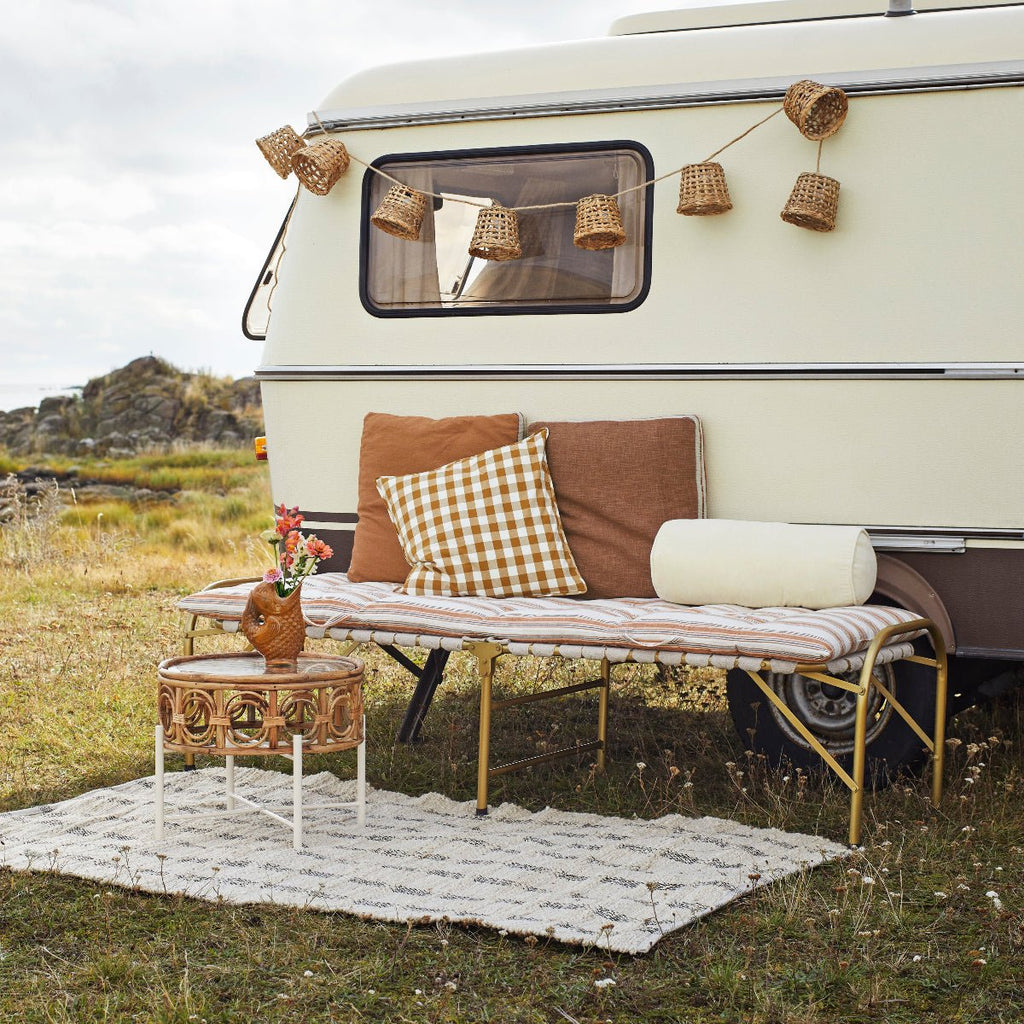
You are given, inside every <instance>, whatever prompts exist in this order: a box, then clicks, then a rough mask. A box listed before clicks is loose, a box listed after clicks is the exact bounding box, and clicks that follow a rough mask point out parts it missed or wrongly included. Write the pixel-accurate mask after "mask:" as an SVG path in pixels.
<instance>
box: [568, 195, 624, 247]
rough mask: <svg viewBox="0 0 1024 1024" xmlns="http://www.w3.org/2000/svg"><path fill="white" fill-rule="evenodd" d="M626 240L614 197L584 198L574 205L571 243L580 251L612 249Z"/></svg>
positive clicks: (595, 196) (596, 196)
mask: <svg viewBox="0 0 1024 1024" xmlns="http://www.w3.org/2000/svg"><path fill="white" fill-rule="evenodd" d="M625 240H626V228H625V226H624V225H623V223H622V212H621V211H620V210H619V204H618V203H617V202H616V201H615V197H614V196H605V195H593V196H586V197H585V198H584V199H581V200H580V201H579V202H578V203H577V204H576V226H575V228H574V229H573V233H572V243H573V245H575V246H577V247H578V248H580V249H591V250H594V251H598V250H600V249H614V248H615V247H616V246H617V245H622V243H623V242H625Z"/></svg>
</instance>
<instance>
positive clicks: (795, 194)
mask: <svg viewBox="0 0 1024 1024" xmlns="http://www.w3.org/2000/svg"><path fill="white" fill-rule="evenodd" d="M838 209H839V182H838V181H836V179H835V178H829V177H826V176H825V175H824V174H815V173H813V172H811V171H807V172H805V173H803V174H801V175H800V177H799V178H797V179H796V184H795V185H794V186H793V191H792V193H790V196H789V201H788V202H787V203H786V206H785V208H784V209H783V211H782V213H781V214H780V216H781V217H782V219H783V220H784V221H785V222H786V223H787V224H795V225H796V226H797V227H798V228H810V229H811V231H831V230H832V229H833V228H834V227H835V226H836V211H837V210H838Z"/></svg>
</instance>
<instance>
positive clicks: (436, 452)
mask: <svg viewBox="0 0 1024 1024" xmlns="http://www.w3.org/2000/svg"><path fill="white" fill-rule="evenodd" d="M522 426H523V423H522V417H521V416H520V415H519V414H518V413H507V414H503V415H498V416H450V417H447V418H445V419H431V418H429V417H427V416H392V415H390V414H388V413H382V412H371V413H367V415H366V417H365V418H364V419H363V438H362V443H361V446H360V449H359V498H358V505H357V509H356V510H357V512H358V513H359V522H358V524H357V525H356V529H355V537H354V538H353V542H352V561H351V564H350V565H349V568H348V578H349V579H350V580H352V581H353V582H354V583H368V582H381V583H401V582H402V581H403V580H404V579H405V577H406V576H407V575H408V572H409V563H408V562H407V561H406V560H405V556H404V555H403V554H402V546H401V544H400V543H399V542H398V534H397V533H396V532H395V526H394V523H392V522H391V519H390V517H389V516H388V510H387V507H386V505H385V504H384V499H383V498H381V496H380V494H379V493H378V492H377V477H380V476H402V475H405V474H408V473H421V472H423V471H424V470H428V469H436V468H437V467H438V466H443V465H445V464H446V463H449V462H454V461H456V460H457V459H464V458H466V456H468V455H477V454H479V453H480V452H484V451H487V450H488V449H491V448H499V447H501V446H502V445H506V444H511V443H513V442H515V441H518V440H519V438H520V437H521V436H522Z"/></svg>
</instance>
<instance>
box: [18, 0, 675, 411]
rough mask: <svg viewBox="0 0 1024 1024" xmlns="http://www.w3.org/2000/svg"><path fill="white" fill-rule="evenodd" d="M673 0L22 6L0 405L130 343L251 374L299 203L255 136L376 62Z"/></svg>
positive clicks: (80, 371)
mask: <svg viewBox="0 0 1024 1024" xmlns="http://www.w3.org/2000/svg"><path fill="white" fill-rule="evenodd" d="M682 6H687V3H685V2H676V3H673V2H671V0H667V2H666V0H559V2H557V3H551V2H548V0H518V2H517V3H515V4H511V3H507V2H503V3H497V2H492V0H450V2H446V3H439V4H434V5H430V6H429V8H428V7H426V6H425V5H424V4H423V3H422V0H391V2H390V3H389V4H387V5H386V6H385V5H382V4H380V3H375V2H369V0H351V2H345V0H334V2H330V0H174V2H171V0H29V2H27V3H11V4H7V5H5V6H4V15H3V33H2V36H0V114H2V119H0V125H2V130H0V219H2V224H0V268H2V273H0V357H2V358H0V410H9V409H13V408H16V407H19V406H24V405H36V404H38V402H39V400H40V399H41V398H43V397H45V395H47V394H52V393H55V392H58V391H60V390H61V389H64V388H68V387H74V386H76V385H77V386H81V385H83V384H85V383H86V381H88V380H89V379H90V378H92V377H95V376H98V375H101V374H104V373H107V372H109V371H110V370H112V369H114V368H116V367H119V366H123V365H124V364H125V363H127V362H129V361H130V360H131V359H134V358H136V357H137V356H142V355H147V354H150V353H152V354H154V355H158V356H161V357H163V358H165V359H167V360H168V361H170V362H171V363H173V364H174V365H176V366H178V367H180V368H181V369H185V370H199V369H202V370H208V371H210V372H213V373H215V374H218V375H221V374H225V375H231V376H235V377H240V376H245V375H247V374H249V373H251V372H252V371H253V370H254V369H255V367H256V366H257V364H258V363H259V359H260V343H259V342H253V341H249V340H247V339H246V338H245V337H244V336H243V334H242V331H241V327H240V322H241V314H242V309H243V307H244V305H245V302H246V300H247V298H248V296H249V292H250V290H251V289H252V286H253V282H254V281H255V279H256V275H257V274H258V273H259V271H260V268H261V267H262V264H263V260H264V259H265V257H266V254H267V251H268V249H269V248H270V244H271V243H272V241H273V239H274V236H275V234H276V232H277V229H278V227H279V226H280V223H281V220H282V219H283V217H284V214H285V212H286V210H287V207H288V205H289V203H290V201H291V198H292V195H293V191H294V187H293V185H292V183H291V181H289V182H288V183H287V184H286V183H285V182H283V181H281V179H280V178H278V177H277V176H276V175H275V174H274V172H273V171H272V170H271V168H270V167H269V165H267V164H266V163H265V161H264V159H263V157H262V156H261V155H260V153H259V150H258V149H257V148H256V146H255V144H254V140H255V139H256V138H257V137H258V136H261V135H265V134H267V133H268V132H270V131H272V130H274V129H276V128H278V127H280V126H281V125H283V124H292V125H294V126H295V128H296V129H298V130H299V131H302V130H303V129H304V127H305V125H306V114H307V113H308V111H310V110H312V109H313V108H314V107H316V106H317V104H318V103H319V102H320V101H321V100H322V99H323V98H324V97H325V96H326V95H327V93H328V92H330V90H331V89H332V88H333V87H334V86H335V85H336V84H337V83H338V82H340V81H342V80H343V79H344V78H346V77H348V76H349V75H351V74H352V73H354V72H356V71H358V70H360V69H362V68H365V67H369V66H375V65H380V64H389V63H394V62H399V61H402V60H408V59H420V58H424V57H431V56H443V55H446V54H455V53H467V52H478V51H482V50H495V49H508V48H514V47H517V46H525V45H532V44H534V43H547V42H559V41H563V40H569V39H579V38H586V37H593V36H603V35H606V34H607V31H608V27H609V25H610V24H611V22H612V21H613V20H614V19H615V18H616V17H619V16H622V15H625V14H631V13H637V12H639V11H644V10H657V9H664V8H672V7H682Z"/></svg>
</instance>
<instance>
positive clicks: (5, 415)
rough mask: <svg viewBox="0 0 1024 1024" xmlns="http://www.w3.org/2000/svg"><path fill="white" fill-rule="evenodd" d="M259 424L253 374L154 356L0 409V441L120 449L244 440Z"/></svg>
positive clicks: (20, 450)
mask: <svg viewBox="0 0 1024 1024" xmlns="http://www.w3.org/2000/svg"><path fill="white" fill-rule="evenodd" d="M262 432H263V413H262V409H261V406H260V392H259V384H258V382H257V381H256V380H255V379H253V378H251V377H244V378H241V379H240V380H232V379H230V378H228V377H213V376H211V375H210V374H204V373H186V372H184V371H182V370H178V369H177V368H176V367H174V366H172V365H171V364H170V363H167V362H165V361H164V360H162V359H158V358H156V357H155V356H143V357H141V358H139V359H133V360H132V361H131V362H130V363H128V364H127V365H126V366H123V367H121V368H120V369H119V370H114V371H112V372H111V373H108V374H106V375H105V376H103V377H96V378H94V379H93V380H90V381H89V383H88V384H86V385H85V387H84V388H82V392H81V395H80V396H78V397H73V396H65V395H61V396H51V397H48V398H44V399H43V400H42V402H40V403H39V408H38V409H32V408H22V409H13V410H11V411H10V412H0V449H4V450H6V451H7V452H8V453H9V454H11V455H23V456H24V455H32V454H35V453H40V454H42V453H47V454H61V455H71V456H74V455H80V454H83V453H92V454H97V455H104V454H105V455H110V456H112V457H122V456H125V455H133V454H135V453H137V452H139V451H145V450H158V451H159V450H161V449H167V448H169V447H170V446H171V445H172V444H175V445H177V444H185V445H189V444H203V443H206V444H218V445H221V446H224V447H242V446H244V445H246V444H247V443H248V439H249V438H251V437H253V436H255V435H257V434H261V433H262Z"/></svg>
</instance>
